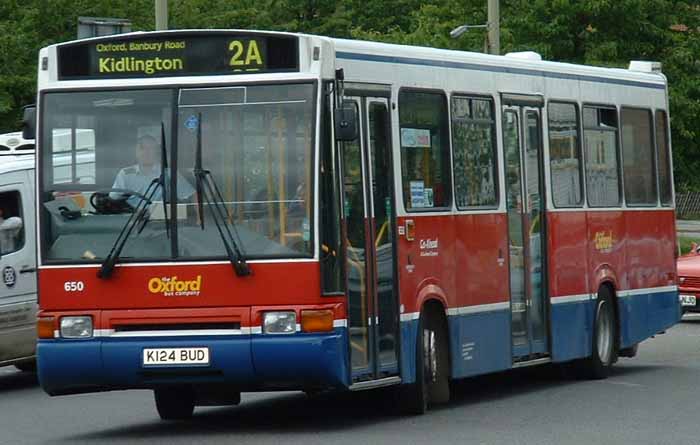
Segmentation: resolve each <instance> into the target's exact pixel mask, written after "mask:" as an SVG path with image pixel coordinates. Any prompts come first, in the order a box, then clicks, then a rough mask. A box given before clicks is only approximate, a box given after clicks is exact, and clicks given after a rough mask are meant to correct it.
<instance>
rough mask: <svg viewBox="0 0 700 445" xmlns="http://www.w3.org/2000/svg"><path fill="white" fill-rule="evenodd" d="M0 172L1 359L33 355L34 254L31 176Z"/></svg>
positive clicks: (34, 312)
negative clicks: (0, 217)
mask: <svg viewBox="0 0 700 445" xmlns="http://www.w3.org/2000/svg"><path fill="white" fill-rule="evenodd" d="M2 176H3V175H0V184H3V185H0V209H2V213H3V215H2V220H1V222H0V253H1V255H2V256H1V257H0V271H1V272H2V284H0V286H1V287H2V291H0V362H3V361H7V360H13V359H16V358H22V357H29V356H32V355H34V349H35V344H36V335H35V321H36V320H35V318H36V256H35V249H34V246H35V235H34V196H33V193H32V190H33V187H32V186H31V185H30V184H31V183H32V182H31V181H33V179H32V178H33V175H32V174H30V173H29V172H28V171H24V170H22V171H15V172H10V173H6V174H5V175H4V176H5V177H2Z"/></svg>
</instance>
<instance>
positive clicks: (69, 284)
mask: <svg viewBox="0 0 700 445" xmlns="http://www.w3.org/2000/svg"><path fill="white" fill-rule="evenodd" d="M84 289H85V283H83V282H82V281H66V282H65V283H63V290H64V291H66V292H82V291H83V290H84Z"/></svg>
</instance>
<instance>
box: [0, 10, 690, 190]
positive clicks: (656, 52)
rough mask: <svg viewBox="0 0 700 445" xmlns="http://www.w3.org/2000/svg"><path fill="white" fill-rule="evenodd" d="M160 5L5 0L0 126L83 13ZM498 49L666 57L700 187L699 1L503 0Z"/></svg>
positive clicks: (0, 25) (394, 19)
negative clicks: (44, 50) (42, 56)
mask: <svg viewBox="0 0 700 445" xmlns="http://www.w3.org/2000/svg"><path fill="white" fill-rule="evenodd" d="M153 8H154V5H153V1H152V0H125V1H121V2H114V1H108V0H70V1H69V0H26V1H19V0H4V1H2V2H0V132H4V131H10V130H14V129H17V128H18V127H19V124H20V122H19V116H20V108H21V107H22V106H23V105H25V104H28V103H33V102H34V101H35V100H34V95H35V92H36V65H37V51H38V49H39V48H41V47H43V46H46V45H49V44H52V43H57V42H62V41H67V40H71V39H73V38H74V37H75V34H76V29H77V17H78V16H97V17H120V18H128V19H130V20H131V21H132V23H133V28H134V29H135V30H150V29H152V28H153V23H154V18H153ZM486 21H487V13H486V0H387V1H376V2H367V1H361V0H219V1H215V2H212V1H211V0H178V1H170V27H171V28H179V29H186V28H190V29H191V28H224V29H225V28H242V29H269V30H283V31H292V32H305V33H313V34H320V35H329V36H334V37H346V38H356V39H368V40H377V41H384V42H393V43H401V44H410V45H426V46H434V47H440V48H451V49H461V50H468V51H483V49H484V45H485V37H486V32H485V30H483V29H474V30H470V31H469V32H467V33H466V34H464V35H463V36H462V37H460V38H459V39H451V38H450V37H449V31H450V30H451V29H453V28H454V27H456V26H458V25H460V24H463V23H469V24H472V25H474V24H484V23H486ZM674 25H686V26H687V29H678V28H677V27H676V30H674V29H673V28H672V27H673V26H674ZM501 50H502V52H504V53H505V52H508V51H522V50H533V51H537V52H539V53H540V54H542V56H543V58H545V59H547V60H556V61H562V62H574V63H585V64H592V65H602V66H612V67H626V66H627V64H628V63H629V61H630V60H657V61H661V62H662V63H663V70H664V73H665V74H666V76H668V79H669V90H670V106H671V113H670V114H671V128H672V140H673V148H674V170H675V176H676V188H677V189H678V190H700V174H699V173H700V156H698V154H700V124H698V123H697V121H698V119H700V58H699V57H698V55H700V6H698V4H697V1H696V0H654V1H648V0H587V1H579V0H527V1H526V0H501Z"/></svg>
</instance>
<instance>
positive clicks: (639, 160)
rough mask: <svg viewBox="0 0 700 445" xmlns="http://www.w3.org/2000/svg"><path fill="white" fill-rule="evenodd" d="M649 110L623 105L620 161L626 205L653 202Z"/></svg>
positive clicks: (654, 193) (654, 175) (653, 189)
mask: <svg viewBox="0 0 700 445" xmlns="http://www.w3.org/2000/svg"><path fill="white" fill-rule="evenodd" d="M651 136H652V133H651V112H650V111H649V110H640V109H632V108H623V109H622V162H623V173H624V178H625V200H626V202H627V204H628V205H640V204H641V205H644V204H646V205H654V204H656V174H655V172H654V144H653V142H652V139H651Z"/></svg>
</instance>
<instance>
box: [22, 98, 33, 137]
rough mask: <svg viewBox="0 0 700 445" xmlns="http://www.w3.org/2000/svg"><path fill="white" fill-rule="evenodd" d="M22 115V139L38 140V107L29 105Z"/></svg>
mask: <svg viewBox="0 0 700 445" xmlns="http://www.w3.org/2000/svg"><path fill="white" fill-rule="evenodd" d="M23 110H24V113H23V115H22V137H23V138H24V139H36V106H35V105H27V106H26V107H24V109H23Z"/></svg>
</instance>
